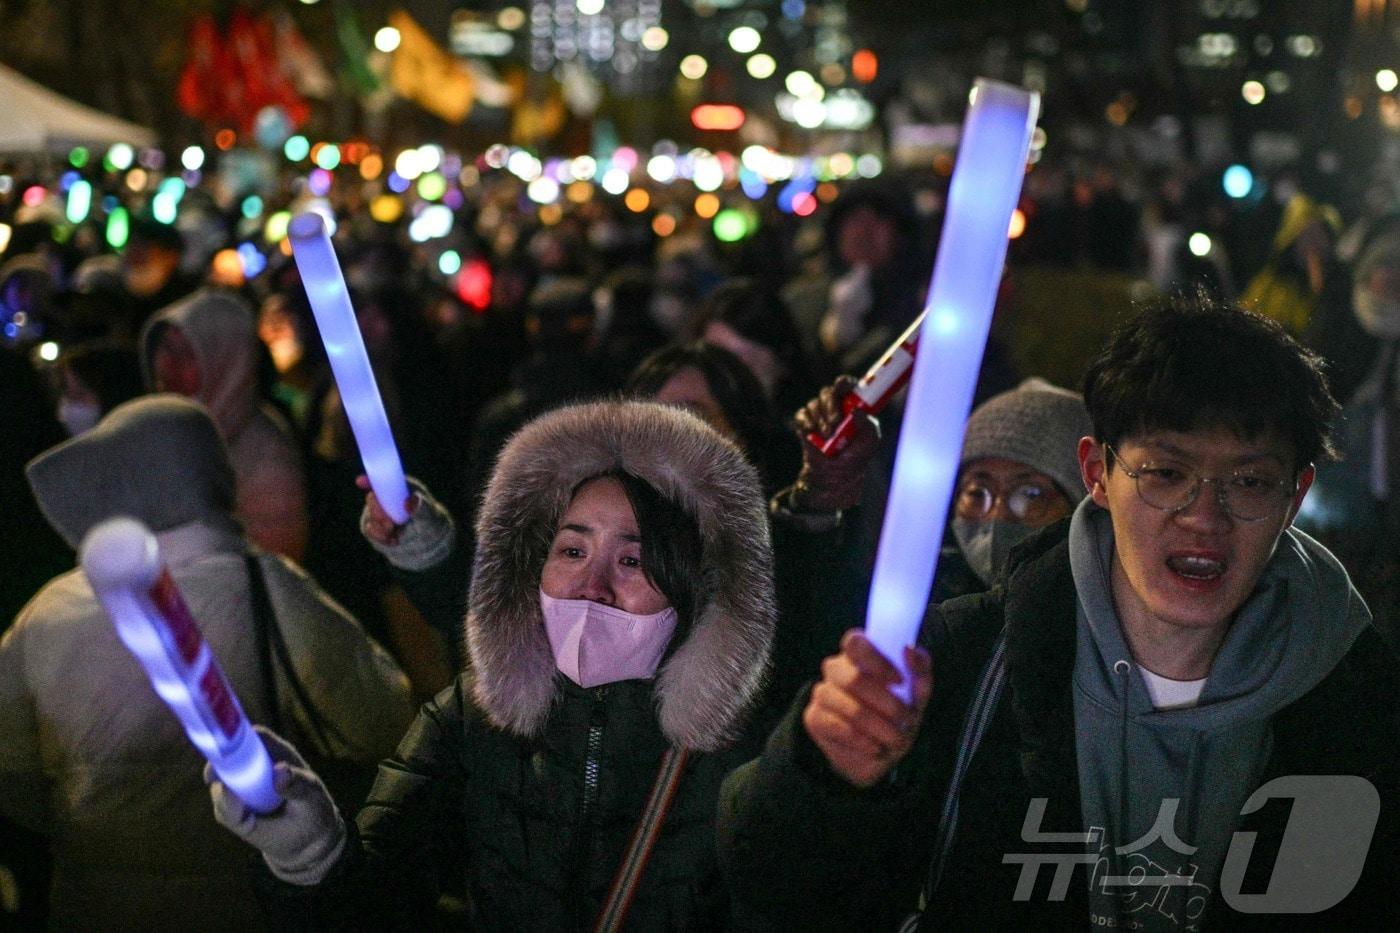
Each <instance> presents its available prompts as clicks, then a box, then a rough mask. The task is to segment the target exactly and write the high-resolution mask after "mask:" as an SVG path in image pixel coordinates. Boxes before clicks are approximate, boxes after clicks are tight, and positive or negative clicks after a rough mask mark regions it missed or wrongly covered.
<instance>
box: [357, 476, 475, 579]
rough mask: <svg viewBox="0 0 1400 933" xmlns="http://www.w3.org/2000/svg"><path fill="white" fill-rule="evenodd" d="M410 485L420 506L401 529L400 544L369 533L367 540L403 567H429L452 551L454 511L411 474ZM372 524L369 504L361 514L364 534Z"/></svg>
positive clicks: (394, 563)
mask: <svg viewBox="0 0 1400 933" xmlns="http://www.w3.org/2000/svg"><path fill="white" fill-rule="evenodd" d="M408 486H409V488H410V489H411V490H412V491H413V492H414V493H416V494H417V496H418V507H417V508H416V509H414V510H413V513H412V514H410V515H409V516H408V521H407V522H405V523H404V524H403V526H402V527H401V528H400V529H399V540H398V543H396V544H389V545H385V544H380V543H379V542H378V541H375V540H374V539H373V538H370V537H369V535H365V540H367V541H369V543H370V545H371V546H373V548H374V549H375V550H376V551H378V552H379V553H380V554H383V555H384V556H385V557H386V558H388V560H389V563H391V564H393V565H394V566H395V567H397V568H399V569H400V570H410V571H419V570H427V569H428V568H430V567H433V566H436V565H437V564H439V563H441V562H442V561H444V560H446V559H447V556H448V555H449V554H451V553H452V547H453V545H454V544H455V542H456V537H457V526H456V523H455V522H453V520H452V515H451V513H449V512H448V511H447V509H446V508H444V507H443V505H442V503H440V502H438V501H437V500H436V499H434V498H433V497H432V496H431V495H430V494H429V493H428V489H427V487H426V486H424V485H423V484H422V483H420V482H418V480H416V479H414V478H413V477H411V476H410V477H408ZM368 523H369V507H368V506H366V507H365V509H364V511H362V512H361V513H360V532H361V533H362V534H363V533H364V531H365V529H366V527H367V526H368Z"/></svg>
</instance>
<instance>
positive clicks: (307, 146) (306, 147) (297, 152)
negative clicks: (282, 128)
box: [282, 136, 311, 162]
mask: <svg viewBox="0 0 1400 933" xmlns="http://www.w3.org/2000/svg"><path fill="white" fill-rule="evenodd" d="M282 154H283V155H285V156H286V157H287V159H288V160H290V161H292V162H300V161H301V160H302V159H304V158H306V157H307V156H308V155H310V154H311V143H310V141H309V140H307V138H306V137H305V136H290V137H288V138H287V141H286V142H285V143H283V144H282Z"/></svg>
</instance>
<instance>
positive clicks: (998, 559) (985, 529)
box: [953, 518, 1035, 586]
mask: <svg viewBox="0 0 1400 933" xmlns="http://www.w3.org/2000/svg"><path fill="white" fill-rule="evenodd" d="M1033 531H1035V529H1034V528H1031V527H1029V526H1026V525H1022V524H1020V523H1019V522H1005V521H999V520H997V519H988V520H987V521H981V522H973V521H968V520H967V519H965V518H954V519H953V537H954V538H956V539H957V541H958V547H959V548H961V549H962V552H963V557H964V558H965V559H966V560H967V565H968V566H969V567H971V568H972V572H973V573H975V574H977V579H979V580H981V581H982V582H983V583H985V584H986V585H987V586H991V585H992V584H993V583H995V582H996V579H997V577H998V576H1000V575H1001V572H1002V570H1003V569H1005V567H1006V559H1007V558H1008V557H1009V556H1010V555H1011V549H1012V548H1013V547H1015V546H1016V545H1017V544H1020V543H1021V542H1022V541H1024V540H1025V539H1026V538H1027V537H1029V536H1030V534H1031V532H1033Z"/></svg>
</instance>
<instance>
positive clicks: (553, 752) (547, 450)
mask: <svg viewBox="0 0 1400 933" xmlns="http://www.w3.org/2000/svg"><path fill="white" fill-rule="evenodd" d="M614 469H621V470H624V471H626V472H628V473H631V474H632V475H634V476H637V477H640V478H641V479H643V480H645V481H647V482H648V483H650V484H651V485H652V486H653V487H654V488H656V489H657V491H658V492H660V493H661V494H662V495H663V496H665V497H666V498H668V499H670V500H672V501H674V502H677V503H678V504H680V505H681V507H682V508H684V509H685V510H686V511H687V512H688V513H690V514H691V515H693V516H694V517H695V519H696V521H697V523H698V525H699V528H700V533H701V539H702V542H703V549H704V551H703V555H702V565H703V570H704V575H705V579H706V583H707V586H706V593H707V598H706V600H705V602H704V603H703V604H702V605H701V606H700V607H699V608H698V609H697V611H696V613H695V617H694V618H693V619H691V620H689V623H690V624H689V626H688V628H687V629H686V630H685V635H684V636H683V638H684V640H683V642H681V644H679V645H678V646H673V648H672V650H671V653H670V654H669V656H668V657H667V658H666V659H665V660H664V661H663V663H662V666H661V668H660V670H659V671H658V672H657V677H656V678H655V680H650V681H641V680H634V681H624V682H621V683H616V684H611V685H608V686H605V687H597V688H593V689H589V690H585V689H583V688H580V687H577V686H575V685H574V684H573V683H572V682H570V681H568V680H567V679H566V678H565V677H564V676H563V675H561V674H559V673H558V671H557V670H556V667H555V661H554V656H553V653H552V651H551V650H550V646H549V641H548V638H547V636H546V633H545V628H544V622H543V617H542V615H541V611H540V600H539V580H540V571H541V568H542V567H543V565H544V561H545V558H546V556H547V553H548V549H549V546H550V543H551V541H552V540H553V537H554V532H555V529H556V527H557V525H558V521H559V518H560V516H561V515H562V514H563V512H564V509H565V508H566V507H567V505H568V502H569V499H570V498H571V496H572V492H573V490H574V489H575V488H576V487H577V486H578V484H579V483H580V482H581V481H583V480H584V479H587V478H589V477H592V476H596V475H598V474H599V473H602V472H606V471H609V470H614ZM477 541H478V547H477V552H476V557H475V562H474V568H473V576H472V589H471V596H470V601H469V603H470V604H469V610H468V613H467V620H466V642H467V651H468V654H469V656H470V662H469V671H468V673H467V674H464V675H463V676H462V677H461V678H459V679H458V681H457V683H456V684H455V685H454V686H453V687H451V688H449V689H448V690H446V691H444V692H443V693H442V694H440V695H439V696H438V697H437V698H436V699H435V700H434V701H433V702H432V703H429V704H428V705H427V706H426V707H424V709H423V711H422V712H421V713H420V715H419V717H418V719H417V721H416V722H415V723H414V724H413V726H412V727H411V728H410V730H409V732H408V734H407V735H406V736H405V737H404V739H403V742H402V743H401V744H400V746H399V749H398V752H397V753H396V754H395V755H394V757H392V758H390V759H389V760H387V761H385V762H384V763H383V764H382V765H381V766H380V771H379V776H378V778H377V779H376V782H375V786H374V788H373V790H372V791H371V792H370V797H369V801H368V803H367V805H366V807H365V808H364V809H363V810H362V811H361V812H360V814H359V816H358V818H357V820H356V824H357V825H356V827H354V828H353V830H352V837H353V838H352V840H351V844H350V845H349V846H347V849H346V854H345V855H344V856H343V857H342V860H341V862H340V863H339V864H338V865H337V866H336V867H335V868H334V869H333V871H332V874H331V875H330V876H329V877H328V879H327V880H326V881H325V882H323V883H322V884H321V885H320V886H319V887H318V888H316V889H315V890H314V891H313V892H311V893H310V894H309V896H307V895H305V894H303V896H302V897H300V898H293V899H291V900H289V901H288V903H287V905H286V907H285V910H286V911H287V912H288V913H289V914H291V915H292V916H296V915H297V914H298V913H299V912H303V911H305V912H308V913H309V914H311V916H312V917H314V918H315V919H316V921H317V922H325V921H326V920H327V919H328V917H329V916H331V915H333V916H334V917H335V918H336V919H337V920H339V921H340V922H342V923H344V924H346V925H349V926H356V927H360V926H373V925H376V924H378V925H384V924H389V923H396V922H401V923H412V922H413V920H412V918H413V917H414V916H415V915H417V916H421V913H422V911H423V910H424V909H426V908H428V907H430V906H431V904H432V902H433V901H434V900H435V897H436V894H437V891H438V889H439V884H438V882H439V880H440V879H439V878H438V877H437V876H438V874H439V873H440V872H442V871H444V870H450V866H452V865H454V864H456V863H457V860H458V859H460V861H461V863H462V864H463V865H464V870H465V876H466V890H467V893H468V896H469V900H470V911H471V917H472V921H473V928H474V929H475V928H480V929H500V930H573V929H591V928H592V925H593V923H594V921H595V919H596V918H597V916H598V914H599V912H600V910H601V908H602V906H603V904H604V902H605V900H606V898H607V894H608V889H609V887H610V885H611V883H612V880H613V878H614V876H615V874H616V872H617V868H618V865H619V863H620V862H621V860H622V858H623V856H624V854H625V853H626V851H627V849H628V846H629V843H630V840H631V837H632V834H633V830H634V829H635V827H636V825H637V822H638V819H639V818H640V816H641V815H642V813H643V811H644V809H645V805H646V800H647V797H648V794H649V792H650V791H651V788H652V785H653V782H654V779H655V777H656V774H657V771H658V768H659V766H660V763H661V758H662V755H663V753H664V752H665V751H666V749H667V748H668V747H677V748H684V749H686V750H688V752H689V759H688V762H687V764H686V768H685V771H684V772H683V774H682V777H681V780H680V785H679V788H678V789H677V792H676V799H675V802H674V803H673V804H672V806H671V809H670V811H669V812H668V815H667V817H666V820H665V822H664V824H663V825H662V829H661V832H660V836H659V839H658V841H657V843H656V847H655V849H654V851H653V853H652V855H651V859H650V862H649V863H648V864H647V866H646V869H645V871H644V872H643V874H642V877H641V881H640V883H639V886H638V889H637V894H636V898H635V900H634V901H633V904H632V907H631V911H630V913H629V914H628V918H627V924H626V925H627V928H629V929H644V930H652V929H667V930H669V929H712V928H714V927H715V926H716V925H718V924H721V923H722V922H723V919H724V916H725V913H726V907H725V904H724V900H723V894H722V888H721V885H720V879H719V873H718V865H717V861H716V858H715V848H714V842H713V821H714V812H715V803H716V800H717V798H718V791H719V785H720V781H721V780H722V778H723V776H724V775H725V774H726V773H727V772H728V771H729V770H730V769H731V768H732V767H734V766H735V765H737V764H738V763H739V762H740V761H742V760H744V758H745V757H747V755H746V753H745V751H744V750H739V749H736V748H735V739H736V737H737V736H739V735H740V734H741V733H742V731H743V726H744V722H745V717H746V714H747V713H748V711H749V707H750V706H751V704H752V702H753V700H754V699H755V698H756V697H757V695H758V693H759V691H760V689H761V686H762V683H763V676H764V671H765V667H766V664H767V658H768V652H769V645H770V642H771V639H772V631H773V620H774V608H773V595H772V592H773V591H772V566H771V564H772V560H771V552H770V547H769V540H768V525H767V517H766V515H765V509H764V503H763V501H762V497H761V494H760V492H759V486H758V480H757V476H756V474H755V473H754V471H753V469H752V467H750V466H749V465H748V464H747V463H746V462H745V461H744V459H743V456H742V455H741V454H740V453H739V451H738V449H737V448H735V447H734V446H733V445H732V444H731V443H729V442H728V441H726V440H724V439H722V438H721V437H720V436H719V435H718V434H716V433H715V432H714V431H713V430H711V429H710V428H708V427H706V426H705V425H704V424H703V423H702V422H701V421H700V420H699V419H698V418H696V417H694V416H693V415H690V414H688V413H685V412H682V411H680V410H677V409H673V408H667V407H663V406H660V405H655V404H651V403H639V402H623V403H616V402H613V403H598V404H592V405H580V406H575V407H571V408H564V409H560V410H557V411H555V412H551V413H550V414H548V415H544V416H542V417H540V418H538V419H536V420H535V421H533V422H532V423H531V424H529V425H528V426H526V427H525V428H524V429H523V430H522V431H521V432H520V433H518V434H517V435H516V436H515V437H514V438H513V439H512V440H511V441H510V443H509V444H508V445H507V447H506V449H505V450H504V451H503V452H502V454H501V458H500V461H499V463H498V465H497V468H496V471H495V474H494V477H493V479H492V481H491V484H490V486H489V488H488V490H487V493H486V496H485V500H484V504H483V507H482V510H481V514H480V517H479V520H478V524H477ZM751 752H752V749H750V750H749V751H748V753H749V754H751ZM303 919H306V918H305V917H303Z"/></svg>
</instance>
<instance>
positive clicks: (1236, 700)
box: [1069, 499, 1371, 930]
mask: <svg viewBox="0 0 1400 933" xmlns="http://www.w3.org/2000/svg"><path fill="white" fill-rule="evenodd" d="M1069 545H1070V565H1071V568H1072V570H1073V573H1074V583H1075V588H1076V590H1077V591H1078V593H1079V606H1078V624H1077V645H1076V652H1075V664H1074V718H1075V726H1076V735H1077V738H1076V748H1077V752H1078V761H1079V781H1080V802H1081V805H1082V808H1083V815H1084V821H1085V826H1086V827H1088V828H1089V829H1090V831H1091V832H1093V831H1094V830H1095V829H1097V830H1099V835H1098V838H1096V839H1094V840H1092V841H1091V845H1093V846H1095V847H1097V848H1098V851H1099V855H1100V858H1099V862H1098V865H1097V867H1096V868H1095V869H1094V871H1093V872H1092V874H1091V888H1090V904H1091V910H1092V912H1093V915H1094V918H1095V923H1103V925H1105V926H1117V927H1119V928H1129V929H1131V928H1134V927H1135V926H1136V927H1137V928H1140V929H1149V930H1175V929H1186V928H1188V927H1189V926H1190V925H1191V924H1192V922H1193V921H1194V920H1197V919H1198V918H1199V917H1200V916H1201V913H1202V912H1203V911H1204V910H1205V908H1206V905H1207V903H1208V902H1209V900H1210V898H1211V896H1212V894H1213V891H1214V888H1215V886H1216V883H1217V879H1218V877H1219V875H1220V868H1221V865H1222V864H1223V862H1224V859H1225V852H1226V850H1227V849H1228V847H1229V843H1230V838H1231V835H1232V834H1233V833H1234V831H1235V828H1236V826H1237V824H1238V821H1239V814H1240V808H1241V806H1242V805H1243V804H1244V801H1245V800H1246V798H1247V797H1248V796H1249V794H1250V793H1251V792H1252V791H1253V790H1254V789H1255V788H1256V787H1258V785H1259V784H1260V779H1261V776H1262V773H1263V769H1264V767H1265V765H1266V763H1267V761H1268V758H1269V754H1270V751H1271V748H1272V730H1271V728H1270V719H1271V717H1272V716H1273V715H1274V714H1275V713H1277V712H1278V711H1279V710H1281V709H1282V708H1283V707H1285V706H1287V705H1288V704H1290V703H1292V702H1294V701H1295V700H1297V699H1299V698H1300V697H1302V696H1303V695H1304V694H1305V693H1307V692H1308V691H1309V690H1311V689H1312V688H1313V687H1315V686H1317V684H1318V683H1320V682H1321V681H1322V679H1323V678H1324V677H1326V676H1327V674H1328V673H1329V672H1331V670H1332V669H1333V668H1334V667H1335V666H1336V665H1337V663H1338V662H1339V661H1340V660H1341V659H1342V657H1343V655H1345V654H1346V652H1347V650H1348V649H1349V648H1350V647H1351V644H1352V642H1353V641H1354V640H1355V639H1356V636H1357V635H1358V634H1360V632H1361V631H1362V629H1364V628H1365V627H1366V625H1367V624H1368V623H1369V622H1370V620H1371V614H1370V611H1369V610H1368V609H1367V608H1366V605H1365V603H1364V602H1363V601H1362V599H1361V596H1360V594H1359V593H1357V592H1356V590H1355V589H1354V588H1353V587H1352V585H1351V581H1350V580H1349V579H1348V577H1347V574H1346V571H1345V570H1344V569H1343V568H1342V566H1341V564H1339V563H1338V562H1337V560H1336V558H1334V557H1333V556H1332V555H1331V554H1330V553H1328V552H1327V550H1326V549H1325V548H1323V547H1322V546H1321V545H1320V544H1318V543H1317V542H1316V541H1314V540H1313V539H1312V538H1309V537H1308V536H1307V535H1305V534H1303V533H1302V532H1300V531H1297V530H1296V529H1292V528H1290V529H1288V530H1286V531H1285V532H1284V533H1283V535H1282V536H1281V537H1280V538H1279V541H1278V545H1277V547H1276V548H1275V551H1274V554H1273V557H1272V558H1271V559H1270V560H1269V563H1268V564H1267V565H1266V567H1265V569H1264V573H1263V575H1262V576H1261V577H1260V580H1259V583H1258V585H1257V586H1256V587H1255V590H1254V592H1253V594H1252V595H1251V596H1250V597H1249V599H1247V600H1246V601H1245V603H1244V605H1243V606H1241V607H1240V609H1239V610H1238V612H1237V613H1236V614H1235V618H1234V621H1233V622H1232V623H1231V625H1230V630H1229V632H1228V633H1227V634H1226V636H1225V640H1224V642H1223V643H1222V644H1221V646H1220V650H1219V653H1218V654H1217V655H1216V657H1215V660H1214V662H1213V663H1212V665H1211V669H1210V674H1209V676H1208V677H1207V679H1206V684H1205V688H1204V690H1203V692H1202V693H1201V696H1200V700H1199V701H1198V703H1197V705H1195V706H1193V707H1190V708H1185V709H1163V710H1157V709H1154V708H1153V706H1152V701H1151V699H1150V698H1149V696H1148V693H1147V686H1146V683H1145V681H1144V680H1143V676H1142V673H1141V670H1140V669H1139V668H1138V666H1137V665H1136V664H1135V663H1134V662H1133V656H1132V653H1131V652H1130V651H1129V650H1128V646H1127V643H1126V641H1125V639H1124V636H1123V631H1122V628H1121V626H1120V624H1119V621H1118V615H1117V613H1116V611H1115V609H1114V605H1113V597H1112V588H1111V586H1110V576H1109V573H1110V567H1111V565H1112V559H1113V526H1112V523H1111V520H1110V517H1109V514H1108V512H1106V511H1105V510H1103V509H1102V508H1100V507H1099V506H1097V505H1095V504H1094V503H1093V502H1092V501H1091V500H1087V499H1086V500H1085V501H1084V502H1083V503H1082V504H1081V505H1080V506H1079V508H1078V509H1077V510H1076V512H1075V514H1074V518H1073V520H1072V521H1071V523H1070V536H1069ZM1159 817H1160V821H1159ZM1171 875H1176V876H1179V878H1178V880H1177V881H1176V882H1175V883H1168V884H1165V885H1163V884H1160V883H1159V884H1154V883H1152V882H1151V880H1150V879H1152V878H1166V877H1168V876H1171ZM1125 877H1132V878H1133V879H1134V881H1133V882H1131V883H1129V882H1115V881H1114V880H1113V879H1114V878H1125ZM1100 918H1104V920H1100Z"/></svg>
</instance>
